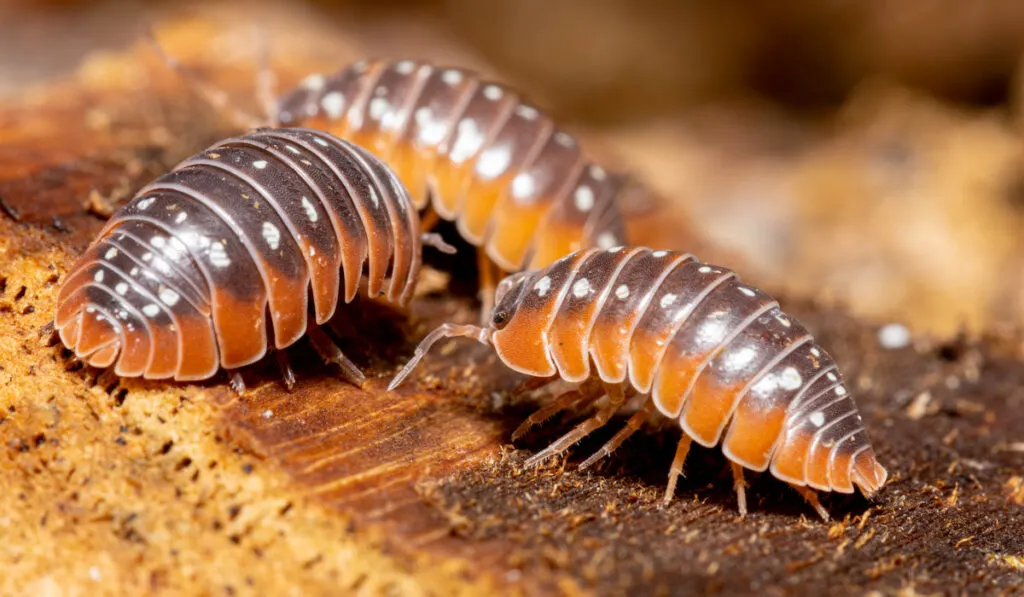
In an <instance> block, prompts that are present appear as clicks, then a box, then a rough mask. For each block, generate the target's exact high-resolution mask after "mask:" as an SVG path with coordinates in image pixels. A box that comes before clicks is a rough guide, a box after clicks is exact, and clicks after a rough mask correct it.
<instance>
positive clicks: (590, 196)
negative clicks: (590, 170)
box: [574, 185, 594, 212]
mask: <svg viewBox="0 0 1024 597" xmlns="http://www.w3.org/2000/svg"><path fill="white" fill-rule="evenodd" d="M574 198H575V203H576V209H578V210H580V211H582V212H588V211H590V210H591V208H593V207H594V191H593V190H591V188H590V187H588V186H586V185H582V186H580V187H578V188H577V189H576V193H575V195H574Z"/></svg>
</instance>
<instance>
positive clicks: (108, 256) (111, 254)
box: [103, 247, 117, 259]
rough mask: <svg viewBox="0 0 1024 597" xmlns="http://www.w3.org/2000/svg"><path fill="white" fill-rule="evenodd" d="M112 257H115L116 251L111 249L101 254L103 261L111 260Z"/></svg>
mask: <svg viewBox="0 0 1024 597" xmlns="http://www.w3.org/2000/svg"><path fill="white" fill-rule="evenodd" d="M114 257H117V249H116V248H113V247H111V248H110V249H107V252H106V253H104V254H103V258H104V259H113V258H114Z"/></svg>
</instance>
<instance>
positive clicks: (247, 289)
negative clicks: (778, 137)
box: [54, 128, 421, 382]
mask: <svg viewBox="0 0 1024 597" xmlns="http://www.w3.org/2000/svg"><path fill="white" fill-rule="evenodd" d="M419 229H420V224H419V219H418V215H417V212H416V210H415V208H414V206H413V204H412V202H411V200H410V198H409V196H408V193H407V192H406V191H405V189H404V188H403V187H402V185H401V183H400V182H399V181H398V179H397V178H396V177H395V176H394V174H393V173H392V172H391V171H390V170H389V169H388V168H386V167H385V166H384V165H383V164H382V163H381V162H380V160H379V159H377V158H376V157H374V156H373V155H372V154H370V153H369V152H367V151H365V150H363V149H361V148H359V147H357V146H355V145H353V144H351V143H349V142H346V141H343V140H340V139H338V138H336V137H334V136H332V135H330V134H328V133H325V132H322V131H315V130H310V129H301V128H285V129H277V130H270V129H262V130H256V131H252V132H250V133H248V134H246V135H243V136H239V137H235V138H231V139H227V140H224V141H221V142H219V143H216V144H215V145H213V146H212V147H209V148H208V149H206V150H204V151H202V152H200V153H198V154H196V155H194V156H192V157H190V158H188V159H186V160H184V161H183V162H181V163H180V164H179V165H178V166H176V167H175V168H174V169H173V170H171V171H170V172H169V173H167V174H165V175H163V176H161V177H159V178H157V179H156V180H155V181H153V182H152V183H151V184H149V185H147V186H146V187H145V188H143V189H142V190H141V191H139V193H138V194H137V195H136V196H135V198H134V199H132V200H131V201H130V202H129V203H127V204H126V205H125V206H124V207H123V208H122V209H120V210H119V211H118V212H117V213H116V214H115V215H114V216H113V217H112V218H111V219H110V220H109V221H108V222H107V224H106V225H105V226H104V228H103V229H102V231H101V232H100V233H99V235H98V236H97V238H96V239H95V240H94V241H93V242H92V244H91V245H90V246H89V247H88V249H87V250H86V251H85V253H84V254H83V255H82V256H81V257H80V258H79V260H78V261H77V263H76V264H75V265H74V266H73V267H72V268H71V270H70V271H69V272H68V274H67V275H66V277H65V278H64V282H63V283H62V286H61V288H60V290H59V293H58V298H57V309H56V315H55V320H54V323H55V327H56V329H57V330H58V332H59V335H60V338H61V339H62V341H63V343H64V345H65V346H66V347H67V348H68V349H70V350H72V351H73V352H74V353H75V354H76V355H77V356H78V358H80V359H82V360H83V361H85V362H87V363H89V364H91V365H94V366H96V367H101V368H104V367H109V366H113V368H114V371H115V372H116V373H117V374H118V375H119V376H123V377H136V376H141V377H146V378H150V379H161V378H174V379H176V380H182V381H185V380H202V379H206V378H209V377H211V376H213V375H214V374H215V373H216V372H217V371H218V370H219V369H220V368H224V369H228V370H232V369H237V368H240V367H243V366H245V365H248V364H250V363H253V362H255V361H258V360H259V359H261V358H262V357H263V356H264V355H265V354H266V353H267V352H268V350H269V349H278V350H281V349H284V348H286V347H288V346H290V345H292V344H293V343H295V342H296V341H297V340H299V339H300V338H301V337H303V336H304V335H305V334H306V333H307V332H308V333H309V335H310V339H311V340H312V342H313V344H314V346H316V347H317V348H318V350H320V352H321V354H323V355H324V356H325V358H328V359H329V360H332V361H334V362H336V363H338V364H339V365H340V366H342V368H343V369H344V370H345V372H346V375H347V376H348V377H349V378H350V379H352V380H353V381H355V382H361V381H362V375H361V373H360V372H359V371H358V369H356V368H355V366H354V365H352V364H351V363H350V362H349V361H348V360H347V359H345V358H344V356H343V355H341V353H340V351H339V350H338V349H337V347H336V346H334V345H333V343H332V342H331V341H330V339H329V337H328V336H327V335H326V334H325V333H324V332H323V331H322V330H320V329H319V328H318V326H319V325H321V324H324V323H325V322H327V321H328V320H329V319H330V318H331V316H332V315H333V314H334V313H335V311H336V309H337V308H338V306H339V303H340V302H341V301H344V302H345V303H348V302H350V301H352V300H353V299H354V298H355V296H356V295H357V292H358V290H359V286H360V283H361V281H362V280H363V278H364V269H365V282H366V285H367V293H368V295H370V296H373V297H376V296H378V295H382V294H383V295H384V298H385V300H387V301H388V302H390V303H392V304H394V305H398V306H404V305H406V304H407V303H408V302H409V300H410V298H411V296H412V293H413V290H414V288H415V285H416V280H417V276H418V272H419V269H420V252H421V238H420V230H419ZM310 297H312V309H310ZM289 373H290V370H289Z"/></svg>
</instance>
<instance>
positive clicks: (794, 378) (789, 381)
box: [779, 367, 804, 390]
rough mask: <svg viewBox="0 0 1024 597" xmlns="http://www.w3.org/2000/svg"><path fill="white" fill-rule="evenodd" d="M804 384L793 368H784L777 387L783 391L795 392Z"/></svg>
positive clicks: (798, 373)
mask: <svg viewBox="0 0 1024 597" xmlns="http://www.w3.org/2000/svg"><path fill="white" fill-rule="evenodd" d="M803 383H804V379H803V377H801V376H800V372H799V371H797V370H796V368H795V367H786V368H785V369H783V370H782V375H780V376H779V386H781V387H782V389H784V390H795V389H797V388H799V387H800V386H801V385H802V384H803Z"/></svg>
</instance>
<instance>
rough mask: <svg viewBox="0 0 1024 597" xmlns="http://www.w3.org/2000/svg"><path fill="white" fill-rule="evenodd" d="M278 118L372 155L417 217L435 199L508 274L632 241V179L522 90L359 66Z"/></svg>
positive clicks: (322, 84) (466, 74)
mask: <svg viewBox="0 0 1024 597" xmlns="http://www.w3.org/2000/svg"><path fill="white" fill-rule="evenodd" d="M276 117H277V120H278V121H279V122H280V123H281V124H284V125H289V124H295V123H301V124H303V125H304V126H310V127H313V128H319V129H323V130H327V131H330V132H332V133H333V134H335V135H338V136H339V137H343V138H346V139H349V140H351V141H353V142H354V143H356V144H358V145H360V146H363V147H366V148H367V149H369V150H370V151H372V152H373V153H374V154H376V155H377V156H378V157H380V158H381V159H382V160H384V161H385V162H386V163H387V164H389V165H390V166H391V167H392V168H393V169H394V170H395V173H396V174H398V177H399V178H400V179H401V180H402V181H403V182H404V183H405V186H406V188H408V189H409V191H410V193H411V194H412V196H413V200H414V201H415V202H416V206H417V208H420V209H422V208H424V207H426V206H427V205H428V201H429V205H430V207H431V208H432V210H433V212H432V213H434V214H436V215H437V216H440V217H441V218H443V219H446V220H450V221H454V222H455V223H456V226H457V228H458V231H459V233H460V234H461V235H462V237H463V238H465V239H466V240H467V241H469V242H470V243H472V244H473V245H475V246H477V247H480V248H481V251H482V252H483V253H484V254H485V255H486V257H487V258H489V259H490V260H491V261H492V262H493V263H494V264H496V265H497V266H498V267H500V268H501V269H502V270H504V271H506V272H515V271H519V270H521V269H524V268H530V269H533V268H538V267H543V266H546V265H548V264H550V263H552V262H553V261H555V260H556V259H558V258H560V257H562V256H563V255H566V254H568V253H571V252H573V251H575V250H579V249H583V248H588V247H593V246H601V247H604V248H608V247H612V246H615V245H618V244H622V243H623V242H624V239H625V232H624V230H623V227H622V221H621V218H620V215H619V211H618V208H617V206H616V200H617V197H618V196H619V194H620V192H621V191H622V188H621V187H622V184H623V182H624V179H623V177H621V176H618V175H609V173H608V172H606V171H605V170H604V169H603V168H602V167H601V166H599V165H597V164H595V163H593V162H592V161H590V160H589V159H588V158H587V157H586V156H585V155H584V153H583V151H582V150H581V149H580V146H579V143H578V142H577V140H576V139H575V138H574V137H573V136H572V135H570V134H568V133H566V132H564V131H561V130H558V129H557V127H556V126H555V123H554V122H553V121H552V120H551V118H549V117H548V116H546V115H545V114H543V113H542V112H541V111H540V110H539V109H537V108H536V107H535V106H533V105H530V104H529V103H527V102H526V101H524V100H523V99H522V98H521V97H520V96H519V94H517V93H516V92H515V91H513V90H512V89H510V88H509V87H507V86H504V85H500V84H498V83H494V82H490V81H486V80H484V79H483V78H482V77H481V76H480V75H479V74H477V73H475V72H473V71H469V70H465V69H458V68H445V67H440V66H435V65H432V64H429V63H426V62H420V61H413V60H397V61H381V60H369V61H361V62H356V63H355V64H353V65H351V66H349V67H347V68H345V69H342V70H341V71H339V72H337V73H335V74H334V75H332V76H330V77H324V76H320V75H313V76H311V77H308V78H306V79H305V80H304V82H303V83H301V84H300V85H299V88H298V89H296V90H295V91H293V92H292V93H291V94H289V95H287V96H286V97H284V98H283V99H282V100H281V101H280V103H279V107H278V110H277V114H276ZM499 223H500V225H499ZM482 263H483V261H482Z"/></svg>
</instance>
